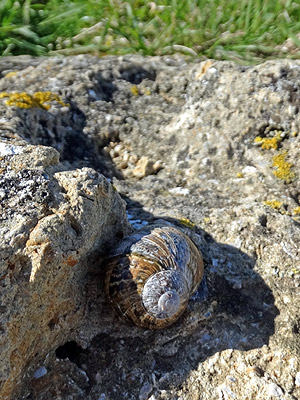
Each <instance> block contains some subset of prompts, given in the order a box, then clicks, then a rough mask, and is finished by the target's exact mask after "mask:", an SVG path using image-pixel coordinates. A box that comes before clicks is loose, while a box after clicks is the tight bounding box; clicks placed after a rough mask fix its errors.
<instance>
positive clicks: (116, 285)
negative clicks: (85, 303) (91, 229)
mask: <svg viewBox="0 0 300 400" xmlns="http://www.w3.org/2000/svg"><path fill="white" fill-rule="evenodd" d="M203 269H204V266H203V260H202V256H201V254H200V252H199V250H198V249H197V247H196V245H195V244H194V243H193V242H192V241H191V240H190V239H189V238H188V237H187V236H186V235H185V234H184V233H182V232H181V231H179V230H178V229H176V228H174V227H163V228H154V229H153V230H150V231H149V230H148V231H142V232H136V233H133V234H131V235H129V236H127V237H126V238H124V239H123V240H121V242H120V243H119V244H118V245H117V247H116V248H115V249H114V250H113V252H112V253H111V255H110V257H109V259H108V262H107V272H106V278H105V291H106V296H107V298H108V299H109V301H110V303H111V305H112V306H113V308H114V309H115V310H116V311H117V312H118V313H119V314H120V316H121V317H122V318H123V319H124V320H126V321H128V322H133V323H135V324H136V325H138V326H140V327H143V328H148V329H161V328H165V327H167V326H169V325H171V324H173V323H174V322H175V321H176V320H177V319H178V318H179V317H180V315H181V314H182V313H183V312H184V310H185V309H186V307H187V304H188V300H189V298H190V297H191V295H192V294H193V293H194V292H195V291H196V289H197V287H198V285H199V283H200V282H201V280H202V277H203Z"/></svg>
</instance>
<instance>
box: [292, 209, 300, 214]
mask: <svg viewBox="0 0 300 400" xmlns="http://www.w3.org/2000/svg"><path fill="white" fill-rule="evenodd" d="M293 215H300V207H296V208H294V209H293Z"/></svg>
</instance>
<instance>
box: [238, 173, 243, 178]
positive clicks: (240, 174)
mask: <svg viewBox="0 0 300 400" xmlns="http://www.w3.org/2000/svg"><path fill="white" fill-rule="evenodd" d="M236 177H237V178H244V174H243V173H242V172H237V173H236Z"/></svg>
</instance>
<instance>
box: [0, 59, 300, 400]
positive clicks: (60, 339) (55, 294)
mask: <svg viewBox="0 0 300 400" xmlns="http://www.w3.org/2000/svg"><path fill="white" fill-rule="evenodd" d="M0 71H2V79H1V80H0V93H6V94H5V96H6V97H1V98H0V113H1V118H0V132H1V135H2V137H3V143H4V145H2V147H1V146H0V149H1V150H2V152H3V158H2V160H1V162H2V163H3V162H4V166H3V167H2V168H3V170H1V171H2V172H1V175H0V177H1V178H2V177H3V182H4V187H5V189H4V190H3V189H1V190H0V198H1V205H2V204H7V207H6V208H5V210H4V211H3V213H2V215H3V217H5V221H6V222H5V224H6V228H5V229H4V230H2V231H1V234H2V235H3V237H4V238H5V240H4V239H3V241H2V242H1V243H3V246H2V245H1V251H2V253H1V260H2V261H3V267H2V268H3V270H2V271H4V272H3V273H2V272H1V277H3V278H2V280H1V281H0V283H1V285H3V289H1V296H2V293H3V298H4V299H5V301H6V304H4V305H3V306H2V304H1V307H3V308H1V318H2V319H3V321H4V324H3V325H2V327H1V331H0V332H1V335H2V336H1V342H0V343H1V345H0V346H1V355H2V354H3V355H4V360H5V361H4V362H3V364H2V367H1V368H2V369H1V377H2V381H3V386H2V393H6V397H7V398H9V396H10V397H11V395H10V394H11V393H12V390H13V389H15V388H16V385H17V382H19V387H20V396H18V397H16V396H15V397H11V398H13V399H15V398H16V399H17V400H21V399H26V398H27V399H28V398H32V399H36V400H40V399H43V400H48V399H49V400H50V399H51V400H52V399H53V397H55V396H56V397H57V398H60V397H64V398H68V399H73V400H75V399H76V400H77V399H78V400H79V399H82V398H83V396H84V398H85V399H87V400H99V399H113V400H114V399H120V398H126V399H129V400H131V399H132V400H133V399H136V398H139V396H140V397H143V398H147V397H148V398H149V399H151V400H155V399H157V400H158V399H172V400H173V399H179V398H180V399H183V400H187V399H199V398H200V397H201V399H203V400H206V399H209V400H214V399H220V398H238V399H246V398H247V399H251V400H254V399H257V398H260V399H263V400H265V399H266V400H267V399H270V398H278V399H286V400H295V399H298V398H300V386H299V372H300V346H299V332H300V323H299V288H300V273H299V271H300V264H299V259H300V255H299V249H300V239H299V238H300V220H299V215H300V192H299V170H300V134H299V132H300V113H299V106H300V97H299V92H300V78H299V76H300V75H299V71H300V62H299V61H292V60H273V61H268V62H266V63H263V64H261V65H257V66H251V67H245V66H239V65H235V64H233V63H229V62H217V61H213V60H208V61H205V62H200V61H199V62H193V63H187V62H186V61H185V60H184V59H183V58H180V57H161V58H160V57H152V58H150V57H149V58H143V57H139V56H124V57H113V56H109V57H103V58H101V59H99V58H97V57H88V56H86V55H84V56H77V57H70V58H48V59H34V60H33V59H30V58H22V59H21V60H20V62H19V63H18V61H17V60H16V59H13V60H11V59H9V60H8V61H6V60H5V59H1V60H0ZM14 71H15V72H16V73H15V74H11V73H10V74H8V75H6V73H7V72H14ZM24 91H26V92H27V93H30V94H31V96H34V95H36V93H38V92H40V91H47V92H51V93H54V94H56V95H59V96H60V99H61V102H59V101H55V100H52V101H50V102H48V103H45V104H43V103H36V102H35V106H34V107H29V108H21V107H19V106H17V105H16V104H15V105H13V104H12V101H10V102H9V103H10V105H9V104H7V99H8V97H7V94H8V93H11V92H17V93H22V92H24ZM36 96H37V95H36ZM37 98H38V97H37ZM62 103H63V104H64V105H63V104H62ZM48 106H50V107H48ZM40 145H43V146H51V147H53V148H55V149H56V150H57V151H56V150H54V149H53V148H52V149H51V148H50V147H41V146H40ZM57 152H59V154H60V159H61V162H60V164H57V162H58V161H57V159H58V153H57ZM34 154H36V155H37V156H34ZM142 158H143V159H147V160H151V161H152V162H153V163H154V165H153V168H155V171H154V172H155V173H157V174H156V175H154V174H153V173H150V174H148V173H142V174H141V175H139V176H133V174H132V171H133V170H134V169H135V168H136V167H137V163H138V162H139V160H141V159H142ZM7 160H9V162H8V161H7ZM18 160H21V161H20V162H19V161H18ZM155 165H159V168H157V169H156V167H154V166H155ZM96 171H97V172H96ZM99 173H102V174H104V175H105V176H107V177H109V178H111V179H112V180H113V185H114V188H115V189H117V191H118V192H119V193H120V194H121V195H122V196H123V198H125V200H126V202H127V215H128V219H129V221H130V222H131V224H132V226H133V227H134V228H139V227H142V226H144V225H146V224H148V223H153V222H156V223H157V222H158V221H157V219H159V218H160V219H161V221H160V223H162V224H169V223H171V224H175V225H177V226H179V227H181V229H184V230H185V231H186V232H187V233H188V234H189V235H190V237H191V238H192V239H193V240H194V241H195V243H196V244H197V245H198V246H199V248H200V249H201V251H202V253H203V256H204V261H205V266H206V268H205V276H206V278H205V281H204V282H203V284H202V285H201V287H200V289H199V291H198V293H197V294H196V295H195V297H194V298H193V299H192V300H191V302H190V304H189V308H188V310H187V312H186V313H185V314H184V315H183V316H182V318H181V319H180V320H179V321H178V322H177V323H176V324H175V325H173V326H171V327H170V328H168V329H167V330H165V331H162V332H156V333H153V332H147V331H142V330H140V329H138V328H137V327H133V326H130V325H126V324H125V323H124V322H122V321H120V320H119V319H118V318H117V317H116V316H115V315H114V314H113V312H112V310H111V309H110V308H109V307H108V305H107V304H106V302H105V299H104V297H103V290H102V289H103V288H102V283H103V279H102V277H101V272H100V274H98V272H97V271H98V269H97V268H99V258H100V259H102V255H103V253H105V252H106V251H108V249H109V247H110V246H111V245H112V244H113V242H114V241H115V240H117V236H118V235H119V236H122V234H124V233H125V231H127V230H128V226H127V222H126V218H125V214H124V209H123V208H122V204H121V202H120V199H119V197H118V195H117V193H116V192H115V191H114V189H113V188H112V186H110V185H108V184H107V183H106V180H104V178H103V177H102V176H101V175H99ZM100 199H102V200H100ZM105 199H106V200H105ZM3 202H4V203H3ZM99 215H101V217H99ZM106 229H108V233H106V232H107V231H106ZM102 231H103V232H104V233H103V236H101V235H100V233H101V232H102ZM100 236H101V237H103V241H102V239H100ZM106 239H107V240H106ZM9 260H10V263H8V261H9ZM90 268H91V269H90ZM0 279H1V278H0ZM41 290H43V291H44V292H43V293H44V296H43V297H40V296H39V294H40V293H41ZM21 311H22V312H21ZM79 315H80V316H79ZM9 321H11V322H10V323H9V324H7V323H6V322H9ZM34 326H39V327H40V328H39V329H41V334H38V335H37V334H36V329H35V328H34ZM8 332H9V335H8ZM26 332H28V333H30V334H26V335H25V333H26ZM46 348H47V351H46V353H47V354H46V353H45V352H43V351H44V350H46ZM13 349H15V351H14V352H13V351H12V350H13ZM36 349H39V351H40V353H38V352H37V351H36ZM37 353H38V354H37ZM25 364H26V367H25ZM27 365H28V367H27ZM15 366H16V367H15ZM13 368H16V369H13ZM22 371H23V372H22ZM45 371H47V372H45ZM9 376H11V378H9ZM8 378H9V379H8ZM7 379H8V381H7V382H5V381H6V380H7ZM2 397H3V395H2Z"/></svg>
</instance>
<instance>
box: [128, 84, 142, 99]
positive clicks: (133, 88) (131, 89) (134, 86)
mask: <svg viewBox="0 0 300 400" xmlns="http://www.w3.org/2000/svg"><path fill="white" fill-rule="evenodd" d="M130 91H131V93H132V94H133V95H134V96H138V95H139V93H140V92H139V88H138V87H137V86H136V85H133V86H131V88H130Z"/></svg>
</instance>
